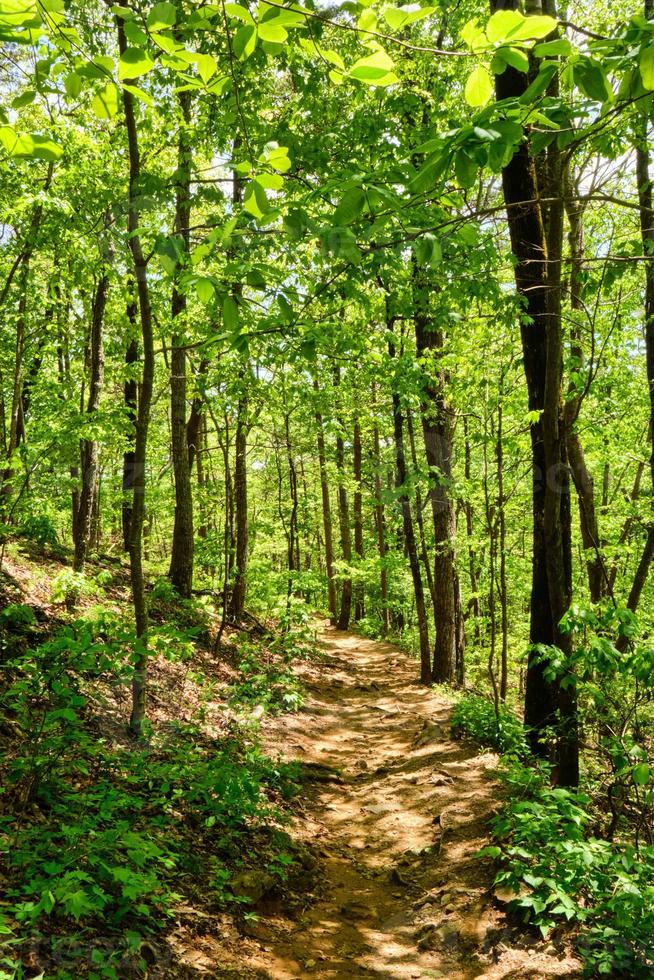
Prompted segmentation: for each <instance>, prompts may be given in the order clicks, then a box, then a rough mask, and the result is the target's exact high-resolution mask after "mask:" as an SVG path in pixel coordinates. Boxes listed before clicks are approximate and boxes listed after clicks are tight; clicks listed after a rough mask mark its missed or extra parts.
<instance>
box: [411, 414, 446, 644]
mask: <svg viewBox="0 0 654 980" xmlns="http://www.w3.org/2000/svg"><path fill="white" fill-rule="evenodd" d="M406 428H407V434H408V436H409V446H410V447H411V461H412V463H413V468H414V471H415V472H416V473H418V472H419V466H418V454H417V452H416V438H415V433H414V430H413V417H412V415H411V411H410V410H407V413H406ZM415 505H416V524H417V526H418V541H419V543H420V558H421V560H422V566H423V568H424V570H425V578H426V579H427V588H428V590H429V595H430V598H431V611H432V615H433V617H434V636H435V635H436V631H437V629H438V616H437V615H436V608H437V602H438V599H437V596H436V586H435V583H434V573H433V568H432V563H431V560H430V558H429V551H428V550H427V538H426V536H425V522H424V521H423V519H422V508H423V503H422V494H421V492H420V486H419V484H418V481H417V480H416V493H415Z"/></svg>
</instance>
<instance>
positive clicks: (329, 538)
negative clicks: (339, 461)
mask: <svg viewBox="0 0 654 980" xmlns="http://www.w3.org/2000/svg"><path fill="white" fill-rule="evenodd" d="M313 390H314V392H315V393H316V410H315V413H314V415H315V419H316V440H317V442H318V468H319V470H320V495H321V498H322V526H323V531H324V535H325V569H326V572H327V602H328V605H329V617H330V621H331V623H332V625H334V624H335V623H336V619H337V615H336V583H335V581H334V531H333V527H332V509H331V501H330V496H329V480H328V476H327V457H326V453H325V430H324V425H323V418H322V413H321V411H320V409H319V407H318V401H317V399H318V396H319V394H320V388H319V386H318V381H317V379H316V378H314V379H313Z"/></svg>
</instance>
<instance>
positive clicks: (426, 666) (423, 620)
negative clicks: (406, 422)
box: [386, 297, 432, 684]
mask: <svg viewBox="0 0 654 980" xmlns="http://www.w3.org/2000/svg"><path fill="white" fill-rule="evenodd" d="M388 306H389V303H388V297H387V300H386V322H387V327H388V355H389V357H390V358H391V360H393V359H394V358H395V341H394V338H393V327H394V322H393V319H392V317H391V315H390V310H389V309H388ZM403 428H404V426H403V420H402V405H401V402H400V395H399V391H398V390H397V384H396V382H395V381H394V382H393V435H394V437H395V474H396V475H395V489H396V493H397V502H398V504H399V506H400V510H401V513H402V528H403V531H404V543H405V546H406V551H407V555H408V558H409V567H410V569H411V579H412V582H413V594H414V598H415V603H416V619H417V621H418V639H419V644H420V680H421V681H422V683H423V684H430V683H431V681H432V669H431V649H430V643H429V627H428V625H427V609H426V606H425V592H424V588H423V585H422V576H421V574H420V562H419V560H418V549H417V548H416V538H415V534H414V530H413V521H412V520H411V505H410V503H409V497H408V494H407V492H406V480H407V468H406V455H405V450H404V431H403Z"/></svg>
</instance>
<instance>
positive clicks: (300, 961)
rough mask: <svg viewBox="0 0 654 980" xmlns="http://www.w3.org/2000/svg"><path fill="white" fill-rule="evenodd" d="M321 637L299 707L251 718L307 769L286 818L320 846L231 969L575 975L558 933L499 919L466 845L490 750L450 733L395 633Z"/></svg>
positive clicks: (483, 839)
mask: <svg viewBox="0 0 654 980" xmlns="http://www.w3.org/2000/svg"><path fill="white" fill-rule="evenodd" d="M323 641H324V650H325V658H324V662H322V663H320V664H312V665H306V666H305V667H304V668H303V669H302V670H303V674H304V677H303V680H304V683H305V685H306V689H307V694H308V697H307V700H306V702H305V704H304V707H303V708H302V709H301V710H300V711H299V712H298V713H297V714H295V715H286V716H283V717H282V718H278V719H270V720H269V721H267V722H266V723H265V726H264V734H265V737H266V740H267V747H268V749H269V750H270V751H278V752H280V753H281V754H282V755H283V756H284V757H285V758H287V759H288V758H296V759H299V760H301V761H302V762H303V763H304V764H305V765H306V766H307V767H308V771H310V772H313V773H314V776H315V778H314V782H313V783H312V787H313V789H312V790H311V791H310V792H309V793H308V794H307V796H308V798H307V799H305V800H304V801H303V803H302V805H301V807H300V809H299V812H298V813H297V817H296V822H295V827H294V828H293V833H294V835H295V836H297V837H299V838H301V839H302V840H303V841H304V842H305V843H306V844H308V845H310V846H312V847H313V849H314V851H316V852H317V853H318V855H319V857H320V863H319V872H320V873H319V877H318V884H317V886H316V887H315V888H314V889H313V893H312V894H310V895H307V896H306V904H305V905H304V908H303V909H300V910H299V911H298V912H297V914H296V915H295V917H294V918H293V919H291V918H289V917H288V916H287V915H286V914H284V911H283V910H278V911H275V910H274V909H273V910H269V913H268V915H266V917H265V918H263V917H262V919H261V921H260V923H259V924H258V925H257V927H256V928H255V929H254V930H253V933H254V936H255V937H256V936H258V938H259V942H258V943H255V942H252V940H250V941H247V940H246V941H245V943H244V946H243V948H242V958H241V960H240V963H241V966H242V968H243V973H242V974H241V975H242V976H253V975H254V976H263V977H270V978H274V980H290V978H297V977H312V976H316V977H324V978H334V980H337V978H338V980H350V978H354V977H384V978H389V980H391V978H398V980H400V978H416V980H418V978H419V980H423V978H424V980H426V978H429V977H446V978H448V980H468V978H474V977H476V978H478V980H482V978H488V980H491V978H492V980H495V978H500V977H502V978H509V977H510V978H516V980H517V978H532V980H540V978H546V977H567V978H572V977H576V976H578V975H579V974H578V966H579V965H578V963H577V962H576V961H575V960H574V959H572V958H571V957H570V956H569V954H568V952H567V951H566V949H565V948H561V947H559V946H557V944H556V943H554V942H552V941H551V940H550V941H543V940H541V939H539V937H537V936H530V935H529V934H525V933H524V931H521V930H520V929H518V928H516V927H514V926H511V925H510V924H509V923H508V921H507V919H506V917H505V915H504V913H503V911H502V909H501V907H500V906H499V905H498V903H497V902H496V900H495V898H494V897H493V894H492V876H493V869H492V867H491V865H490V863H489V862H488V860H484V859H478V858H476V857H475V855H476V852H477V851H478V850H479V849H480V848H481V847H483V846H484V844H486V843H488V828H487V824H488V820H489V817H491V816H492V813H493V811H494V809H496V808H497V807H498V805H499V801H500V798H501V788H500V786H499V785H498V782H497V780H496V777H495V773H494V770H495V768H496V765H497V757H496V756H495V755H493V754H489V753H483V754H477V753H476V752H475V750H474V749H472V748H471V747H469V746H466V745H464V744H462V743H460V742H456V741H453V740H452V739H451V737H450V731H449V714H450V711H451V705H450V704H449V703H448V702H447V701H446V700H444V698H443V697H441V696H440V695H439V694H438V693H437V692H435V691H432V690H429V689H427V688H425V687H422V686H420V685H419V684H418V683H417V682H416V679H415V678H416V665H415V663H414V662H413V661H411V660H410V658H408V657H407V656H405V655H404V654H403V653H401V652H400V651H398V650H397V649H396V648H394V647H392V646H390V645H389V644H385V643H378V642H373V641H371V640H366V639H362V638H361V637H358V636H354V635H351V634H344V633H338V632H336V631H334V630H331V629H329V628H328V629H326V630H325V631H324V633H323ZM229 975H230V976H234V973H233V972H231V971H230V973H229Z"/></svg>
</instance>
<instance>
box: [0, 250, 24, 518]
mask: <svg viewBox="0 0 654 980" xmlns="http://www.w3.org/2000/svg"><path fill="white" fill-rule="evenodd" d="M28 281H29V258H27V259H25V261H24V263H23V268H22V275H21V279H20V299H19V301H18V313H17V317H16V343H15V347H14V383H13V392H12V399H11V415H10V416H9V441H8V445H7V466H6V468H5V471H4V476H3V487H2V498H3V503H2V510H3V511H6V510H7V503H8V500H9V497H10V496H11V488H12V485H13V480H12V476H13V470H12V463H13V458H14V454H15V452H16V450H17V449H18V440H19V434H20V424H21V423H20V410H21V402H22V390H23V370H24V365H23V360H24V356H25V334H26V317H27V286H28Z"/></svg>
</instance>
